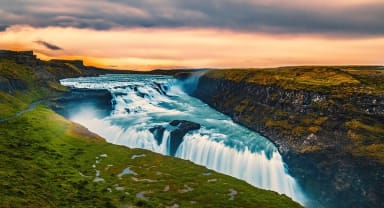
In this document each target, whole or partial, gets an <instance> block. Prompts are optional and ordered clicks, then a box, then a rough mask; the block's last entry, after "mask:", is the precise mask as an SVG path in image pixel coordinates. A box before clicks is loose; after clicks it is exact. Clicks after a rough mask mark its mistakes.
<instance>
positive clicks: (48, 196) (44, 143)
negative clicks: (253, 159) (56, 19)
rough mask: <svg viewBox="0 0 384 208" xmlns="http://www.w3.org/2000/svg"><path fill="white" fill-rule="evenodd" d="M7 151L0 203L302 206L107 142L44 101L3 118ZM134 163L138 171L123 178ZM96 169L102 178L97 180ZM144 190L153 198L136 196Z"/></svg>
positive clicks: (1, 147)
mask: <svg viewBox="0 0 384 208" xmlns="http://www.w3.org/2000/svg"><path fill="white" fill-rule="evenodd" d="M0 153H1V154H0V167H2V168H1V169H0V185H1V187H2V188H1V189H0V196H1V200H0V207H71V206H74V207H91V206H96V207H114V206H116V207H120V206H122V205H127V206H128V205H132V206H138V207H140V206H141V207H165V206H172V205H173V204H178V205H180V206H181V207H300V206H299V205H297V204H296V203H295V202H293V201H291V200H290V199H289V198H287V197H285V196H282V195H279V194H277V193H275V192H270V191H264V190H260V189H257V188H254V187H252V186H250V185H248V184H246V183H245V182H242V181H239V180H237V179H234V178H232V177H229V176H224V175H222V174H218V173H215V172H213V171H209V170H207V169H206V168H204V167H201V166H197V165H194V164H192V163H191V162H188V161H184V160H180V159H176V158H171V157H165V156H162V155H159V154H155V153H151V152H149V151H146V150H141V149H129V148H126V147H122V146H117V145H113V144H109V143H106V142H105V141H104V140H103V139H101V138H100V137H98V136H96V135H94V134H92V133H90V132H88V131H87V130H86V129H84V128H83V127H81V126H79V125H77V124H74V123H72V122H70V121H68V120H66V119H64V118H63V117H61V116H59V115H57V114H55V113H54V112H52V111H51V110H49V109H47V108H45V107H43V106H38V107H37V109H35V110H33V111H31V112H28V113H26V114H24V115H22V116H21V117H19V118H15V119H11V120H9V121H6V122H3V123H0ZM103 154H107V155H108V157H106V158H103V157H101V156H100V155H103ZM141 154H145V155H146V156H145V157H139V158H136V159H134V160H132V159H131V157H132V156H133V155H141ZM96 158H99V159H98V161H99V163H96V160H97V159H96ZM92 165H96V168H93V167H92ZM127 167H129V168H130V169H131V170H133V171H134V172H136V173H137V175H125V176H122V177H121V179H119V177H118V174H119V173H121V172H122V170H124V169H125V168H127ZM96 170H100V177H101V178H103V179H104V181H103V182H93V180H94V179H95V174H96ZM207 172H210V173H211V175H209V176H206V175H204V173H207ZM211 179H215V180H214V182H208V181H209V180H211ZM116 187H123V188H120V190H116ZM188 187H189V188H192V189H193V190H192V191H190V192H185V191H186V190H188V189H189V188H188ZM118 189H119V188H118ZM121 189H124V190H121ZM230 189H235V190H236V191H237V192H238V194H237V195H236V196H235V199H234V200H233V201H232V200H229V198H230V196H229V193H230V191H229V190H230ZM143 191H144V192H145V197H147V198H148V200H141V199H138V198H137V197H136V194H138V193H140V192H143Z"/></svg>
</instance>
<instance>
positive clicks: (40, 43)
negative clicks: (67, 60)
mask: <svg viewBox="0 0 384 208" xmlns="http://www.w3.org/2000/svg"><path fill="white" fill-rule="evenodd" d="M35 43H37V44H39V45H42V46H45V47H46V48H48V49H50V50H54V51H58V50H63V49H62V48H60V47H59V46H57V45H54V44H51V43H48V42H45V41H42V40H37V41H35Z"/></svg>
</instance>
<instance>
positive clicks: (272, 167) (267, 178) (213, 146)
mask: <svg viewBox="0 0 384 208" xmlns="http://www.w3.org/2000/svg"><path fill="white" fill-rule="evenodd" d="M61 83H62V84H63V85H65V86H69V87H72V88H89V89H107V90H109V91H110V92H111V94H112V96H113V100H112V101H111V104H112V105H113V111H112V112H111V114H110V116H107V117H105V118H102V119H100V118H99V117H97V116H96V115H95V113H96V112H97V111H96V110H95V109H91V108H89V107H87V108H86V109H82V108H81V106H79V109H78V111H76V112H73V114H72V115H71V116H70V119H71V120H73V121H75V122H78V123H80V124H82V125H84V126H85V127H87V128H88V129H90V130H91V131H93V132H95V133H97V134H99V135H100V136H102V137H104V138H106V139H107V141H108V142H111V143H114V144H119V145H125V146H128V147H131V148H143V149H148V150H151V151H153V152H157V153H160V154H164V155H172V156H175V157H179V158H182V159H186V160H190V161H192V162H194V163H196V164H199V165H203V166H205V167H207V168H210V169H213V170H215V171H218V172H221V173H224V174H227V175H231V176H233V177H236V178H239V179H242V180H245V181H247V182H248V183H250V184H252V185H254V186H256V187H260V188H263V189H267V190H273V191H276V192H278V193H281V194H286V195H287V196H289V197H291V198H292V199H293V200H295V201H297V202H299V203H301V204H305V197H304V195H303V193H302V192H301V190H300V187H299V186H298V184H297V183H296V181H295V179H294V178H293V177H291V176H290V175H289V174H288V173H287V170H286V167H285V165H284V162H283V160H282V158H281V155H280V154H279V152H278V151H277V148H276V147H275V146H274V145H273V144H272V143H271V142H270V141H269V140H268V139H266V138H265V137H263V136H261V135H259V134H258V133H256V132H252V131H250V130H248V129H246V128H244V127H242V126H240V125H238V124H236V123H234V122H233V121H232V120H231V119H230V118H229V117H227V116H225V115H223V114H221V113H219V112H217V111H215V110H213V109H211V108H210V107H209V106H208V105H206V104H205V103H203V102H201V101H200V100H198V99H196V98H193V97H190V96H189V95H188V94H186V93H185V92H183V90H182V89H181V87H180V85H179V84H178V82H177V81H176V80H175V79H173V78H172V77H169V76H158V75H103V76H99V77H86V78H70V79H64V80H61ZM173 120H186V121H190V122H194V123H198V124H200V125H201V128H200V129H198V130H192V131H188V132H187V133H186V134H185V136H184V137H183V138H182V142H181V143H180V145H179V146H178V147H177V150H176V152H175V153H173V154H172V151H171V146H172V142H174V140H172V137H171V134H172V132H173V131H175V129H177V128H178V127H177V126H172V125H170V122H171V121H173Z"/></svg>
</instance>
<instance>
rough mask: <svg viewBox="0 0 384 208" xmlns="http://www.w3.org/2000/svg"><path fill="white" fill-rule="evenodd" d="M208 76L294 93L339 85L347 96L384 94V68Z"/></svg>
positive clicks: (247, 71)
mask: <svg viewBox="0 0 384 208" xmlns="http://www.w3.org/2000/svg"><path fill="white" fill-rule="evenodd" d="M206 76H208V77H212V78H217V79H226V80H231V81H234V82H247V83H254V84H260V85H278V86H280V87H282V88H284V89H291V90H312V91H321V92H329V91H332V90H334V89H335V88H334V87H335V86H337V87H339V89H340V88H342V89H343V90H344V91H343V92H344V93H347V94H350V93H373V94H379V93H383V92H384V85H383V84H382V80H383V79H384V68H383V67H375V66H360V67H357V66H344V67H343V66H341V67H336V66H299V67H280V68H266V69H230V70H212V71H209V72H208V73H207V74H206ZM380 81H381V82H380ZM339 89H337V90H339Z"/></svg>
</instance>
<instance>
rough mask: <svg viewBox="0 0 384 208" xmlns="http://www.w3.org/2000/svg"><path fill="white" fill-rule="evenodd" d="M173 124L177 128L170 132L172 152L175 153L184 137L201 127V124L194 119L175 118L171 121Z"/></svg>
mask: <svg viewBox="0 0 384 208" xmlns="http://www.w3.org/2000/svg"><path fill="white" fill-rule="evenodd" d="M169 124H170V125H171V126H175V127H176V129H174V130H173V131H171V134H170V140H171V142H170V145H171V146H170V154H171V155H175V153H176V151H177V148H178V147H179V145H180V144H181V143H182V142H183V137H184V136H185V135H186V134H187V133H188V132H189V131H193V130H198V129H200V127H201V125H200V124H198V123H195V122H192V121H186V120H173V121H171V122H170V123H169Z"/></svg>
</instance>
